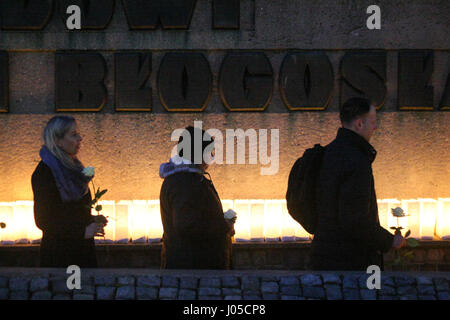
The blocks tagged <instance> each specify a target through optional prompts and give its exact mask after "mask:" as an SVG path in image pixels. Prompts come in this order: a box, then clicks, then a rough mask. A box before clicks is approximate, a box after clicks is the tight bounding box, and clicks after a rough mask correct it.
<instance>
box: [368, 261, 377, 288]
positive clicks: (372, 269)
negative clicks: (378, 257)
mask: <svg viewBox="0 0 450 320" xmlns="http://www.w3.org/2000/svg"><path fill="white" fill-rule="evenodd" d="M366 273H367V274H371V273H373V274H372V275H371V276H370V277H368V278H367V281H366V285H367V289H370V290H372V289H381V284H380V282H381V281H380V280H381V271H380V267H379V266H377V265H371V266H368V267H367V272H366Z"/></svg>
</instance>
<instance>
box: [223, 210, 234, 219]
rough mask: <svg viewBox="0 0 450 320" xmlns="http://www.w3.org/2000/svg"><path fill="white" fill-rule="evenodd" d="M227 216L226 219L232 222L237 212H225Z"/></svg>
mask: <svg viewBox="0 0 450 320" xmlns="http://www.w3.org/2000/svg"><path fill="white" fill-rule="evenodd" d="M223 215H224V216H225V219H227V220H231V219H233V218H234V217H236V212H234V211H233V210H231V209H229V210H227V211H226V212H224V214H223Z"/></svg>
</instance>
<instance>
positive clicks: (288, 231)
mask: <svg viewBox="0 0 450 320" xmlns="http://www.w3.org/2000/svg"><path fill="white" fill-rule="evenodd" d="M296 224H298V223H297V222H296V221H295V220H294V219H293V218H292V217H291V215H290V214H289V211H288V209H287V205H286V201H284V203H283V207H282V231H281V234H282V237H281V241H295V225H296Z"/></svg>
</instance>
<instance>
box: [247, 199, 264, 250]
mask: <svg viewBox="0 0 450 320" xmlns="http://www.w3.org/2000/svg"><path fill="white" fill-rule="evenodd" d="M250 215H251V228H250V235H251V237H250V239H251V240H252V241H264V200H250Z"/></svg>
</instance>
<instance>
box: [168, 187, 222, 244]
mask: <svg viewBox="0 0 450 320" xmlns="http://www.w3.org/2000/svg"><path fill="white" fill-rule="evenodd" d="M171 196H172V197H173V198H172V199H171V203H172V208H173V212H174V216H173V228H174V232H175V233H176V234H178V235H180V236H183V237H186V238H190V239H193V240H195V239H197V240H201V239H203V240H207V239H215V238H218V237H223V236H224V234H227V233H228V232H229V231H230V228H229V227H228V224H227V223H226V221H225V218H224V217H223V213H222V214H221V215H219V214H218V212H214V211H212V210H211V208H210V206H209V205H208V203H207V201H206V199H205V190H204V189H203V188H201V186H199V185H192V186H190V187H189V188H185V186H180V188H179V190H177V192H173V193H172V194H171Z"/></svg>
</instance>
